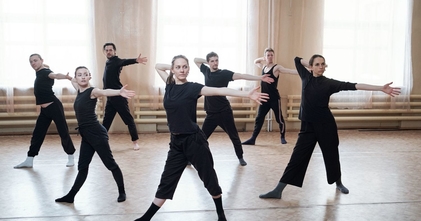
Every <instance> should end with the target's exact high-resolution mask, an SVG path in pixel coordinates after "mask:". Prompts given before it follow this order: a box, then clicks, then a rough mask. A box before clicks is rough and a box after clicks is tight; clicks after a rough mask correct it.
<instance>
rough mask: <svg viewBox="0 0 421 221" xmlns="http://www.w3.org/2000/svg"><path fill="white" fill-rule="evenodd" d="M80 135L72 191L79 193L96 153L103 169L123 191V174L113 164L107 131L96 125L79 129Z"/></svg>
mask: <svg viewBox="0 0 421 221" xmlns="http://www.w3.org/2000/svg"><path fill="white" fill-rule="evenodd" d="M79 132H80V135H81V136H82V143H81V145H80V154H79V162H78V170H79V172H78V174H77V176H76V180H75V183H74V184H73V187H72V190H74V191H76V192H77V191H79V189H80V188H81V187H82V185H83V183H84V182H85V180H86V177H87V176H88V170H89V164H90V163H91V161H92V157H93V156H94V154H95V152H97V153H98V156H99V157H100V159H101V161H102V162H103V163H104V165H105V167H107V169H108V170H110V171H111V172H112V174H113V177H114V180H115V182H116V183H117V186H118V188H119V190H120V189H122V190H124V181H123V173H122V172H121V169H120V167H119V166H118V164H117V163H116V162H115V160H114V157H113V154H112V152H111V148H110V145H109V143H108V134H107V130H105V128H104V127H103V126H102V125H101V124H99V123H98V124H96V125H92V126H88V127H83V128H81V127H79Z"/></svg>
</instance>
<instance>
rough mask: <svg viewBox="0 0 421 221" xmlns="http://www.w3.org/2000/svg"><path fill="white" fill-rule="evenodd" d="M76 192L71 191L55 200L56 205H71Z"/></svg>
mask: <svg viewBox="0 0 421 221" xmlns="http://www.w3.org/2000/svg"><path fill="white" fill-rule="evenodd" d="M76 193H77V191H75V190H73V189H71V190H70V192H69V193H68V194H67V195H66V196H63V197H61V198H58V199H56V202H58V203H73V202H74V201H75V196H76Z"/></svg>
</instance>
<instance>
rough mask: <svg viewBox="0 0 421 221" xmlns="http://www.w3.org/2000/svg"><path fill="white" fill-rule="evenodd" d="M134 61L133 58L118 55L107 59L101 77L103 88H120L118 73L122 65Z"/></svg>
mask: <svg viewBox="0 0 421 221" xmlns="http://www.w3.org/2000/svg"><path fill="white" fill-rule="evenodd" d="M136 63H137V62H136V59H135V58H132V59H120V58H119V57H118V56H114V57H112V58H110V59H108V60H107V62H106V63H105V69H104V76H103V77H102V83H103V84H104V89H108V88H109V89H121V88H122V87H123V85H122V84H121V82H120V73H121V70H122V69H123V66H127V65H131V64H136Z"/></svg>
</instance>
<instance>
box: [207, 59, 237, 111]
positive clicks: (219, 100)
mask: <svg viewBox="0 0 421 221" xmlns="http://www.w3.org/2000/svg"><path fill="white" fill-rule="evenodd" d="M200 71H201V72H202V73H203V75H204V76H205V85H206V86H209V87H228V84H229V82H230V81H233V79H232V76H233V75H234V72H232V71H230V70H225V69H224V70H220V69H219V70H217V71H215V72H211V71H210V68H209V67H208V66H207V65H205V64H203V63H202V65H201V66H200ZM230 109H231V105H230V102H229V101H228V99H227V97H226V96H205V111H206V112H208V113H219V112H222V111H226V110H230Z"/></svg>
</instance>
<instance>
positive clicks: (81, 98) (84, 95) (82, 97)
mask: <svg viewBox="0 0 421 221" xmlns="http://www.w3.org/2000/svg"><path fill="white" fill-rule="evenodd" d="M93 89H94V87H90V88H88V89H86V90H85V91H83V92H80V91H78V93H77V96H76V99H75V103H74V104H73V108H74V109H75V113H76V119H77V122H78V125H79V127H83V126H90V125H94V124H98V123H99V122H98V118H97V116H96V113H95V106H96V102H97V100H98V99H97V98H94V99H92V98H91V93H92V90H93Z"/></svg>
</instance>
